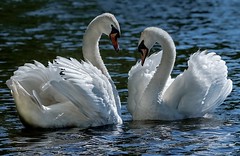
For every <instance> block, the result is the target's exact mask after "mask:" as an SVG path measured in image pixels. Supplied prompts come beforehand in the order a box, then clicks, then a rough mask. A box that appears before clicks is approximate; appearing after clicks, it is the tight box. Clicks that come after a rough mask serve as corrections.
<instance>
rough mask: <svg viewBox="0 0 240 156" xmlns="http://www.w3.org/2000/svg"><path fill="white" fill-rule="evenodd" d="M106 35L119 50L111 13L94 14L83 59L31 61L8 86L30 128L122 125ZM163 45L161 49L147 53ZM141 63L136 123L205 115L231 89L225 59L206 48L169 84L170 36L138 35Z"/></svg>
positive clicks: (132, 76)
mask: <svg viewBox="0 0 240 156" xmlns="http://www.w3.org/2000/svg"><path fill="white" fill-rule="evenodd" d="M102 34H106V35H109V37H110V39H111V41H112V44H113V46H114V49H115V50H116V51H118V42H117V38H118V37H120V26H119V24H118V22H117V20H116V18H115V17H114V16H113V15H112V14H110V13H104V14H102V15H99V16H97V17H96V18H95V19H93V20H92V22H91V23H90V24H89V26H88V27H87V30H86V32H85V35H84V38H83V48H82V50H83V56H84V58H85V62H84V61H81V62H79V61H77V60H76V59H73V58H70V59H66V58H63V57H57V58H56V59H55V60H54V61H53V63H50V62H49V64H48V67H45V66H44V65H43V64H41V63H39V62H37V61H34V63H33V64H31V63H26V64H25V65H24V66H21V67H19V68H18V70H17V71H15V72H14V75H13V76H12V77H11V78H10V79H9V80H8V81H7V85H8V87H9V88H10V89H11V92H12V95H13V97H14V100H15V103H16V108H17V111H18V113H19V116H20V119H21V121H22V123H23V124H24V125H25V126H26V127H34V128H61V127H70V126H77V127H81V128H87V127H94V126H101V125H107V124H121V123H122V119H121V103H120V98H119V96H118V92H117V90H116V87H115V85H114V83H113V81H112V79H111V77H110V75H109V73H108V71H107V68H106V67H105V65H104V63H103V61H102V59H101V56H100V53H99V47H98V42H99V39H100V37H101V35H102ZM156 42H158V43H159V44H160V45H161V46H162V49H163V50H162V51H161V52H158V53H155V54H152V55H151V56H150V57H147V56H148V53H149V51H150V49H151V48H152V47H153V45H154V44H155V43H156ZM138 50H139V51H140V52H141V59H142V61H141V62H137V63H136V65H135V66H133V67H132V69H131V70H130V71H129V79H128V90H129V91H128V93H129V95H128V105H127V107H128V110H129V112H130V113H131V114H132V116H133V119H134V120H178V119H184V118H191V117H201V116H203V115H205V114H206V113H208V112H210V111H211V110H213V109H214V108H215V107H217V106H218V105H220V104H221V103H222V102H223V101H224V99H225V98H226V97H227V95H228V94H229V93H230V92H231V90H232V81H231V80H229V79H227V67H226V65H225V62H224V61H223V60H221V58H220V56H218V55H216V54H215V53H207V52H206V51H203V52H197V53H195V54H193V55H192V56H191V57H190V60H189V62H188V64H189V68H188V69H187V70H185V71H184V72H183V73H182V74H180V75H179V76H178V77H177V78H176V79H175V80H173V79H171V77H170V73H171V71H172V69H173V64H174V61H175V56H176V51H175V45H174V42H173V40H172V38H171V37H170V35H169V34H168V33H167V32H165V31H164V30H162V29H160V28H155V27H149V28H147V29H145V30H144V31H143V32H142V34H141V37H140V41H139V46H138Z"/></svg>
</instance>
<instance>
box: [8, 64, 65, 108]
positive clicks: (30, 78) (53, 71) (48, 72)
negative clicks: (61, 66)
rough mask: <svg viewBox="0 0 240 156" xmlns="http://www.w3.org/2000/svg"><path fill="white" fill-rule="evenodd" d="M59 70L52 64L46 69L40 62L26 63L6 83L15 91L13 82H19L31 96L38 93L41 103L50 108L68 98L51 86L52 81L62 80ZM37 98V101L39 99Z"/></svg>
mask: <svg viewBox="0 0 240 156" xmlns="http://www.w3.org/2000/svg"><path fill="white" fill-rule="evenodd" d="M59 72H60V71H59V70H58V69H57V68H54V67H53V66H52V64H51V63H49V67H48V68H47V67H45V66H44V65H43V64H41V63H40V62H37V61H34V63H25V64H24V66H20V67H19V68H18V70H17V71H15V72H14V75H13V76H12V77H11V78H10V79H9V80H8V81H7V82H6V84H7V86H8V87H9V88H10V89H11V90H12V91H13V90H14V89H13V87H14V84H16V83H13V81H16V82H18V84H19V85H21V86H22V87H23V88H24V90H26V92H27V93H28V94H29V95H33V96H34V94H33V91H34V92H36V93H38V95H39V98H40V99H41V101H42V102H41V103H43V105H45V106H48V105H51V104H55V103H57V102H64V101H66V98H65V97H64V96H62V95H61V94H59V93H58V92H57V91H56V90H55V89H54V88H53V87H52V86H51V85H50V84H49V82H50V81H51V80H61V79H62V78H61V76H60V75H59ZM39 98H37V99H39Z"/></svg>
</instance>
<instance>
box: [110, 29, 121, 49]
mask: <svg viewBox="0 0 240 156" xmlns="http://www.w3.org/2000/svg"><path fill="white" fill-rule="evenodd" d="M109 37H110V40H111V41H112V45H113V47H114V49H115V51H117V52H118V51H119V45H118V40H117V38H118V37H119V34H118V33H111V34H110V35H109Z"/></svg>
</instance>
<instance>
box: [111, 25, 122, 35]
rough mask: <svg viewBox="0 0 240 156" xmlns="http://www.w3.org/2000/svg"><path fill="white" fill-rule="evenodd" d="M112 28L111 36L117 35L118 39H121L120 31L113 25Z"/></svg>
mask: <svg viewBox="0 0 240 156" xmlns="http://www.w3.org/2000/svg"><path fill="white" fill-rule="evenodd" d="M111 27H112V31H111V33H110V34H117V35H116V38H119V37H120V33H119V31H118V30H117V29H116V28H115V27H114V26H113V25H111Z"/></svg>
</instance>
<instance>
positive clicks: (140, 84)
mask: <svg viewBox="0 0 240 156" xmlns="http://www.w3.org/2000/svg"><path fill="white" fill-rule="evenodd" d="M142 41H144V43H145V44H146V48H148V49H149V50H150V49H151V48H152V46H153V44H154V43H155V42H158V43H160V45H161V46H162V48H163V51H160V52H158V53H155V54H152V55H151V56H150V57H148V58H146V60H145V63H144V65H143V66H142V65H141V63H140V62H138V63H136V65H135V66H133V67H132V69H131V70H130V71H129V79H128V89H129V97H128V110H129V111H130V113H131V114H132V116H133V119H134V120H178V119H184V118H194V117H202V116H204V115H205V114H207V113H209V112H211V111H212V110H214V109H215V108H216V107H217V106H218V105H220V104H221V103H222V102H223V101H224V100H225V98H226V97H227V96H228V95H229V94H230V92H231V90H232V81H231V80H230V79H227V72H228V71H227V66H226V65H225V61H223V60H221V57H220V56H219V55H217V54H215V53H213V52H211V53H207V51H202V52H200V51H198V52H196V53H194V54H193V55H192V56H191V57H190V59H189V61H188V69H187V70H185V71H184V72H183V73H182V74H180V75H178V76H177V77H176V79H171V77H170V72H171V71H172V67H171V66H173V64H174V62H175V53H176V52H175V45H174V43H173V41H172V39H171V37H170V36H169V35H168V34H167V33H166V32H165V31H164V30H162V29H160V28H155V27H149V28H147V29H145V30H144V32H143V33H142V35H141V38H140V41H139V43H141V42H142ZM168 73H169V74H168Z"/></svg>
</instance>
